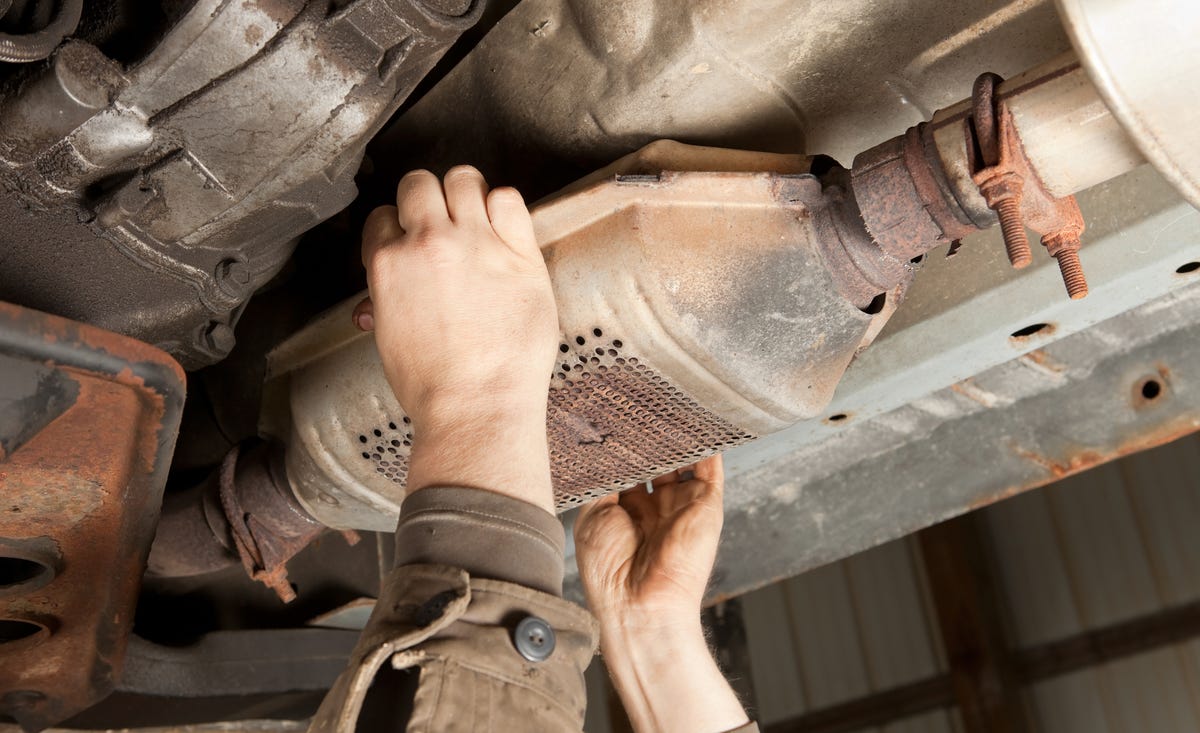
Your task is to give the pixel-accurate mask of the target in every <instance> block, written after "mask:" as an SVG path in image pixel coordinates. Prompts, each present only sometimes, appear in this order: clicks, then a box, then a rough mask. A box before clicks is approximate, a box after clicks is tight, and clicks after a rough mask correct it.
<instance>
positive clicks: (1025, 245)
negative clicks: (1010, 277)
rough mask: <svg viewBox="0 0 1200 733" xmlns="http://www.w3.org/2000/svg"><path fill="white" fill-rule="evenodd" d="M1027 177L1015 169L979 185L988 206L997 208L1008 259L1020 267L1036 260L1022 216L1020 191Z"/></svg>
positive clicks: (993, 208) (1014, 265)
mask: <svg viewBox="0 0 1200 733" xmlns="http://www.w3.org/2000/svg"><path fill="white" fill-rule="evenodd" d="M1023 188H1024V181H1023V180H1022V179H1021V177H1020V176H1019V175H1017V174H1016V173H1013V172H1012V171H1005V172H1003V173H1001V174H999V175H996V176H993V177H991V178H989V179H987V180H986V181H984V182H983V183H981V184H980V185H979V192H980V193H982V194H983V198H984V200H985V201H986V202H987V205H988V208H989V209H991V210H993V211H995V212H996V217H997V218H998V219H999V220H1000V233H1001V235H1002V236H1003V237H1004V249H1005V251H1007V252H1008V261H1009V262H1011V263H1012V266H1013V267H1015V268H1017V269H1018V270H1019V269H1021V268H1022V267H1028V266H1029V264H1030V263H1031V262H1033V250H1032V249H1031V248H1030V246H1029V237H1028V236H1027V235H1026V234H1025V220H1024V219H1023V218H1022V216H1021V193H1022V190H1023Z"/></svg>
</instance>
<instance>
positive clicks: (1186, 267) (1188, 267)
mask: <svg viewBox="0 0 1200 733" xmlns="http://www.w3.org/2000/svg"><path fill="white" fill-rule="evenodd" d="M1196 270H1200V262H1188V263H1185V264H1182V265H1180V266H1179V267H1176V268H1175V272H1178V273H1179V274H1180V275H1187V274H1189V273H1192V272H1195V271H1196Z"/></svg>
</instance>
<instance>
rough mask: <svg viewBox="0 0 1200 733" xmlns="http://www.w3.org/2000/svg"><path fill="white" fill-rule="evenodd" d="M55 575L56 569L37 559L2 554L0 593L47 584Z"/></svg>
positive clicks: (0, 557) (4, 593)
mask: <svg viewBox="0 0 1200 733" xmlns="http://www.w3.org/2000/svg"><path fill="white" fill-rule="evenodd" d="M53 576H54V569H53V568H51V567H49V566H48V565H46V564H44V563H40V562H38V561H37V560H30V559H28V558H24V557H7V556H0V595H7V594H8V593H9V592H10V591H13V590H17V589H19V590H21V591H28V590H33V589H34V588H37V587H41V586H43V585H45V584H46V583H47V582H49V580H50V579H51V578H52V577H53Z"/></svg>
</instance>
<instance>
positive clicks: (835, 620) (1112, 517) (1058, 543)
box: [742, 436, 1200, 733]
mask: <svg viewBox="0 0 1200 733" xmlns="http://www.w3.org/2000/svg"><path fill="white" fill-rule="evenodd" d="M981 515H982V518H983V522H982V526H983V527H984V528H985V530H986V535H987V536H986V538H985V539H986V541H987V545H988V547H989V550H990V554H991V555H992V558H993V560H994V563H995V567H996V571H997V575H998V578H997V580H998V581H999V587H1000V592H1001V594H1002V598H1003V602H1004V606H1005V608H1004V609H1003V615H1004V616H1005V618H1006V619H1007V621H1008V626H1009V629H1008V631H1009V638H1010V640H1011V641H1012V642H1013V643H1014V644H1016V645H1019V646H1022V647H1024V646H1029V645H1033V644H1038V643H1042V642H1048V641H1054V640H1057V639H1061V638H1064V637H1068V636H1071V635H1074V634H1077V633H1079V632H1081V631H1085V630H1093V629H1096V628H1099V627H1103V626H1106V625H1109V624H1112V623H1115V622H1118V621H1123V620H1128V619H1131V618H1134V617H1138V616H1142V615H1145V614H1147V613H1152V612H1154V611H1156V610H1159V609H1162V608H1165V607H1168V606H1172V605H1176V604H1179V603H1183V602H1187V601H1192V600H1196V599H1200V439H1198V438H1196V437H1194V436H1193V437H1190V438H1186V439H1184V440H1181V441H1178V442H1176V443H1173V444H1171V445H1168V446H1164V447H1162V448H1158V449H1156V450H1153V451H1149V452H1146V453H1140V454H1137V455H1134V456H1131V457H1129V458H1126V459H1124V460H1122V461H1118V462H1115V463H1110V464H1106V465H1104V466H1101V467H1099V468H1096V469H1094V470H1091V471H1089V472H1086V473H1083V474H1080V475H1078V476H1074V477H1071V478H1068V479H1066V480H1065V481H1062V482H1060V483H1058V484H1055V485H1052V486H1049V487H1046V488H1045V489H1042V490H1038V491H1032V492H1029V493H1026V494H1023V495H1020V496H1018V497H1015V498H1013V499H1010V500H1008V501H1005V502H1001V503H999V504H996V505H993V506H991V507H988V508H987V509H984V510H982V512H981ZM921 568H922V565H921V558H920V550H919V547H918V545H917V543H916V540H915V539H914V538H912V537H908V538H904V539H901V540H897V541H895V542H891V543H888V544H886V545H882V546H880V547H877V548H875V549H873V550H870V551H868V552H865V553H862V554H861V555H857V556H855V557H851V558H849V559H847V560H844V561H842V562H839V563H836V564H834V565H830V566H827V567H824V568H820V569H819V570H816V571H814V572H811V573H807V574H805V575H802V576H799V577H796V578H791V579H789V580H786V581H783V582H781V583H777V584H775V585H772V586H769V587H767V588H763V589H761V590H759V591H756V592H754V593H751V594H749V595H747V596H744V597H743V599H742V603H743V612H744V614H745V621H746V626H747V629H746V630H747V636H748V641H749V644H750V656H751V660H752V674H753V678H754V684H755V690H756V694H757V698H758V699H757V701H756V703H757V717H758V719H759V720H760V721H762V722H764V723H772V722H776V721H780V720H783V719H787V718H790V717H793V716H796V715H799V714H801V713H804V712H806V711H810V710H814V709H817V708H821V707H826V706H828V705H831V704H834V703H839V702H845V701H847V700H850V699H853V698H856V697H861V696H863V695H864V694H867V693H870V692H875V691H881V690H884V689H887V688H889V687H894V686H896V685H897V684H902V683H904V682H913V681H916V680H918V679H921V678H924V677H927V676H929V675H930V674H932V673H934V672H938V671H944V670H945V669H946V663H945V659H944V657H943V655H942V652H941V650H940V648H939V646H938V643H937V632H936V617H935V616H934V612H933V607H932V604H931V602H930V600H929V597H928V593H927V591H926V589H925V579H924V577H923V573H922V569H921ZM1026 702H1027V707H1028V709H1029V712H1030V716H1031V717H1032V718H1033V719H1034V720H1035V722H1036V724H1037V725H1038V727H1039V728H1040V729H1041V730H1043V731H1048V732H1049V731H1053V732H1054V733H1058V732H1059V731H1062V732H1063V733H1073V732H1075V731H1079V732H1080V733H1105V732H1108V733H1121V732H1124V731H1130V732H1133V731H1138V732H1141V731H1155V732H1158V731H1162V732H1163V733H1174V732H1179V733H1184V732H1187V733H1195V731H1200V642H1191V643H1186V644H1180V645H1177V646H1173V647H1165V648H1162V649H1160V650H1158V651H1153V652H1149V653H1146V654H1142V655H1139V656H1136V657H1131V658H1128V659H1124V660H1120V661H1116V662H1112V663H1107V664H1103V665H1100V666H1098V667H1094V668H1090V669H1088V670H1085V671H1082V672H1078V673H1074V674H1071V675H1068V676H1064V677H1061V678H1056V679H1052V680H1048V681H1045V682H1041V683H1038V684H1036V685H1034V686H1033V687H1032V688H1031V689H1030V690H1029V691H1028V693H1027V696H1026ZM959 725H960V723H959V721H958V720H957V719H956V715H955V713H954V712H953V711H943V712H939V713H935V714H931V715H926V716H922V717H920V718H917V719H914V720H909V721H905V722H904V723H899V724H893V725H889V726H887V727H886V728H884V729H882V730H884V731H887V732H888V733H892V732H893V731H896V732H899V731H905V732H906V733H907V732H913V733H915V732H916V731H922V732H924V731H930V732H931V733H939V732H940V731H950V730H958V728H959ZM872 730H876V729H872Z"/></svg>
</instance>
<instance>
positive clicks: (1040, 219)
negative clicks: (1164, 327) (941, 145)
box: [965, 73, 1088, 299]
mask: <svg viewBox="0 0 1200 733" xmlns="http://www.w3.org/2000/svg"><path fill="white" fill-rule="evenodd" d="M1000 81H1001V78H1000V77H999V76H997V75H996V74H991V73H987V74H982V75H980V77H979V78H978V79H976V80H975V84H974V87H973V88H972V93H971V124H969V125H966V126H965V129H966V134H967V136H968V140H967V150H968V151H969V155H970V156H971V160H970V165H971V171H972V180H973V181H974V182H975V185H977V186H979V192H980V193H981V194H982V195H983V198H984V200H985V201H986V202H987V205H988V208H990V209H992V210H993V211H995V212H996V216H997V218H999V220H1000V230H1001V233H1002V234H1003V236H1004V247H1005V249H1006V250H1007V252H1008V259H1009V262H1011V263H1012V266H1013V267H1016V268H1022V267H1026V266H1028V265H1029V264H1030V263H1031V262H1033V253H1032V251H1031V249H1030V246H1029V239H1028V237H1027V236H1026V234H1025V229H1026V227H1028V228H1029V229H1032V230H1033V231H1035V232H1037V233H1038V234H1040V235H1041V237H1042V244H1043V245H1044V246H1045V247H1046V250H1047V251H1048V252H1049V253H1050V255H1051V256H1052V257H1054V258H1055V259H1056V260H1058V267H1059V270H1060V271H1061V272H1062V277H1063V282H1064V283H1065V285H1066V287H1067V294H1068V295H1070V296H1071V298H1072V299H1079V298H1082V297H1084V296H1086V295H1087V293H1088V286H1087V279H1086V278H1085V277H1084V274H1083V266H1082V264H1081V263H1080V261H1079V247H1080V244H1081V242H1080V236H1081V235H1082V234H1083V230H1084V221H1083V214H1082V213H1081V212H1080V211H1079V204H1078V203H1076V201H1075V197H1074V196H1064V197H1062V198H1055V197H1054V196H1053V195H1051V194H1050V192H1049V191H1047V190H1046V187H1045V186H1044V185H1043V184H1042V181H1041V179H1040V178H1039V177H1038V175H1037V172H1036V171H1035V170H1034V169H1033V166H1032V165H1031V164H1030V162H1029V159H1028V158H1027V157H1026V156H1025V149H1024V147H1023V146H1022V145H1021V138H1020V136H1019V135H1018V133H1017V130H1016V126H1015V125H1014V124H1013V119H1012V113H1011V112H1010V111H1009V109H1008V105H1007V104H1005V102H1004V99H1003V98H1002V97H1000V96H999V95H998V94H997V93H996V89H997V86H998V85H999V83H1000Z"/></svg>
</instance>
